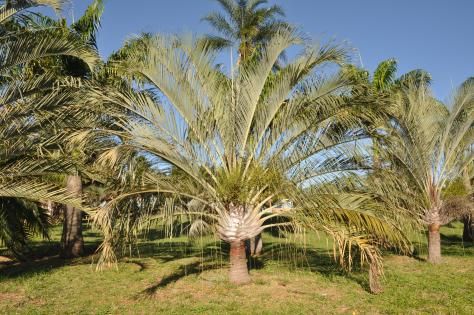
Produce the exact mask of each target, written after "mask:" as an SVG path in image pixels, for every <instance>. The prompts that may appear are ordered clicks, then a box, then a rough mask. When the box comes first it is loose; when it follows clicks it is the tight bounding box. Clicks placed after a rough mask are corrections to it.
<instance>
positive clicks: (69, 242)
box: [27, 0, 104, 258]
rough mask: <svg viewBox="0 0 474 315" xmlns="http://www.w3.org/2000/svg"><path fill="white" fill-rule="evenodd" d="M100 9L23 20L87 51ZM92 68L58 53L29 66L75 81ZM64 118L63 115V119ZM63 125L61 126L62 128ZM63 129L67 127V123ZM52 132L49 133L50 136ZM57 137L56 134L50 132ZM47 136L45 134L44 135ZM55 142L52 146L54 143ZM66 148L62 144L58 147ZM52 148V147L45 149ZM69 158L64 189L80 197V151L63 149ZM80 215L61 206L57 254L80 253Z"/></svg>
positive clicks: (89, 73)
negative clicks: (68, 37)
mask: <svg viewBox="0 0 474 315" xmlns="http://www.w3.org/2000/svg"><path fill="white" fill-rule="evenodd" d="M103 10H104V5H103V1H102V0H95V1H93V2H92V4H90V5H89V7H88V8H87V9H86V11H85V13H84V15H83V16H82V17H80V18H79V19H78V20H77V21H75V22H74V23H72V24H71V25H70V26H67V23H66V20H65V19H60V20H54V19H51V18H48V17H46V16H42V15H34V16H32V17H30V18H29V19H28V20H27V24H28V25H29V26H30V27H32V28H45V27H52V28H56V29H58V30H62V32H64V33H65V34H74V35H75V36H76V37H77V38H78V40H81V41H82V42H83V44H84V45H88V46H90V48H91V50H95V49H97V43H96V33H97V31H98V29H99V26H100V18H101V15H102V13H103ZM93 70H94V69H92V68H90V67H89V65H88V64H86V63H85V62H84V61H83V60H82V59H80V58H76V57H74V56H61V57H60V58H55V57H50V58H47V59H46V60H43V61H42V63H38V64H35V65H33V66H32V72H33V75H37V74H38V73H41V72H50V73H55V74H56V76H57V77H58V78H60V77H63V78H64V77H71V78H74V79H75V80H88V79H92V76H93ZM63 106H65V105H64V104H63ZM63 120H64V118H63ZM63 128H64V127H63ZM67 128H71V127H70V126H67ZM51 136H52V135H49V137H51ZM54 136H56V137H57V135H54ZM45 137H48V135H45ZM57 145H58V142H56V143H54V144H53V146H57ZM66 148H67V147H64V146H62V148H60V151H61V150H64V149H66ZM49 149H50V150H52V148H49ZM67 154H68V155H69V159H70V157H74V158H73V159H72V160H71V161H74V163H71V167H70V168H69V169H68V170H65V172H67V173H68V175H67V176H66V178H65V182H66V187H67V189H68V191H69V192H70V193H71V194H73V195H76V196H78V197H80V196H82V190H83V180H82V176H81V168H82V167H83V164H84V163H83V162H84V161H83V160H84V154H81V153H80V152H74V150H72V151H70V152H67ZM82 216H83V213H82V211H81V210H80V209H77V208H74V207H72V206H70V205H68V206H66V207H65V208H64V223H63V233H62V238H61V256H62V257H65V258H68V257H78V256H81V255H82V253H83V248H84V240H83V237H82Z"/></svg>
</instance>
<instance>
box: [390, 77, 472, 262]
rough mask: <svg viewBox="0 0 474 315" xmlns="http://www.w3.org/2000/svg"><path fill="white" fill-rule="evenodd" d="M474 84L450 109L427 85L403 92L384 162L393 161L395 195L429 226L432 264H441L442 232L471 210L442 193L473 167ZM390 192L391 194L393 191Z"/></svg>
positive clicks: (462, 89) (459, 93)
mask: <svg viewBox="0 0 474 315" xmlns="http://www.w3.org/2000/svg"><path fill="white" fill-rule="evenodd" d="M473 105H474V85H473V84H472V82H469V81H466V82H465V83H464V84H463V85H462V86H461V87H460V88H459V89H458V90H457V91H456V92H455V94H454V96H453V98H452V104H450V105H449V106H445V105H444V104H442V103H440V102H439V101H437V100H436V99H434V98H433V96H432V95H431V93H430V90H429V88H428V87H426V86H425V85H421V86H416V85H412V86H410V87H409V88H407V89H404V90H401V91H399V92H398V93H397V94H396V96H395V98H394V100H393V106H394V108H393V109H392V110H393V112H394V113H396V123H395V124H393V125H392V128H390V129H389V130H388V131H387V132H388V134H389V135H388V137H387V139H388V140H387V143H386V146H385V148H386V151H383V152H382V153H383V158H384V160H386V161H390V171H387V172H385V173H384V175H383V176H384V178H385V180H384V181H385V182H389V183H392V184H393V185H392V184H391V185H392V186H391V188H394V189H395V190H394V191H392V192H390V194H392V195H393V198H396V199H397V198H398V199H399V200H398V201H397V202H398V204H403V205H404V206H405V207H408V208H410V209H411V211H413V213H414V215H415V216H418V217H419V218H420V219H421V220H422V221H423V222H424V223H425V224H426V225H428V260H429V261H430V262H432V263H439V262H440V261H441V247H440V233H439V228H440V226H441V225H443V224H447V223H448V222H450V221H452V220H453V219H457V218H460V217H461V216H462V215H463V214H465V213H467V212H469V211H470V208H471V204H470V203H469V201H468V200H467V199H466V198H448V196H446V195H443V189H445V187H447V186H448V184H449V183H451V182H452V181H454V180H455V179H458V178H461V175H462V171H463V169H464V168H465V167H471V166H472V153H467V154H466V152H471V151H469V150H468V149H469V148H470V147H471V146H472V141H473V130H472V128H473V119H474V112H473V109H474V107H473ZM388 191H390V190H388Z"/></svg>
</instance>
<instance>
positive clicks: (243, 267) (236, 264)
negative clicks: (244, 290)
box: [229, 241, 250, 284]
mask: <svg viewBox="0 0 474 315" xmlns="http://www.w3.org/2000/svg"><path fill="white" fill-rule="evenodd" d="M229 280H230V282H231V283H234V284H246V283H249V282H250V275H249V272H248V269H247V256H246V255H245V242H244V241H233V242H232V243H230V270H229Z"/></svg>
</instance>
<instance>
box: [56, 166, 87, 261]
mask: <svg viewBox="0 0 474 315" xmlns="http://www.w3.org/2000/svg"><path fill="white" fill-rule="evenodd" d="M67 191H68V192H69V193H71V194H73V195H75V196H77V197H80V196H81V195H82V181H81V177H80V176H78V175H69V176H68V178H67ZM83 253H84V239H83V237H82V211H81V210H79V209H76V208H74V207H73V206H70V205H68V206H66V208H65V212H64V224H63V234H62V238H61V253H60V254H61V257H63V258H72V257H79V256H81V255H82V254H83Z"/></svg>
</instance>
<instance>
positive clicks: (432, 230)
mask: <svg viewBox="0 0 474 315" xmlns="http://www.w3.org/2000/svg"><path fill="white" fill-rule="evenodd" d="M439 228H440V225H439V224H436V223H432V224H430V225H428V261H429V262H430V263H432V264H438V263H440V262H441V237H440V234H439Z"/></svg>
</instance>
